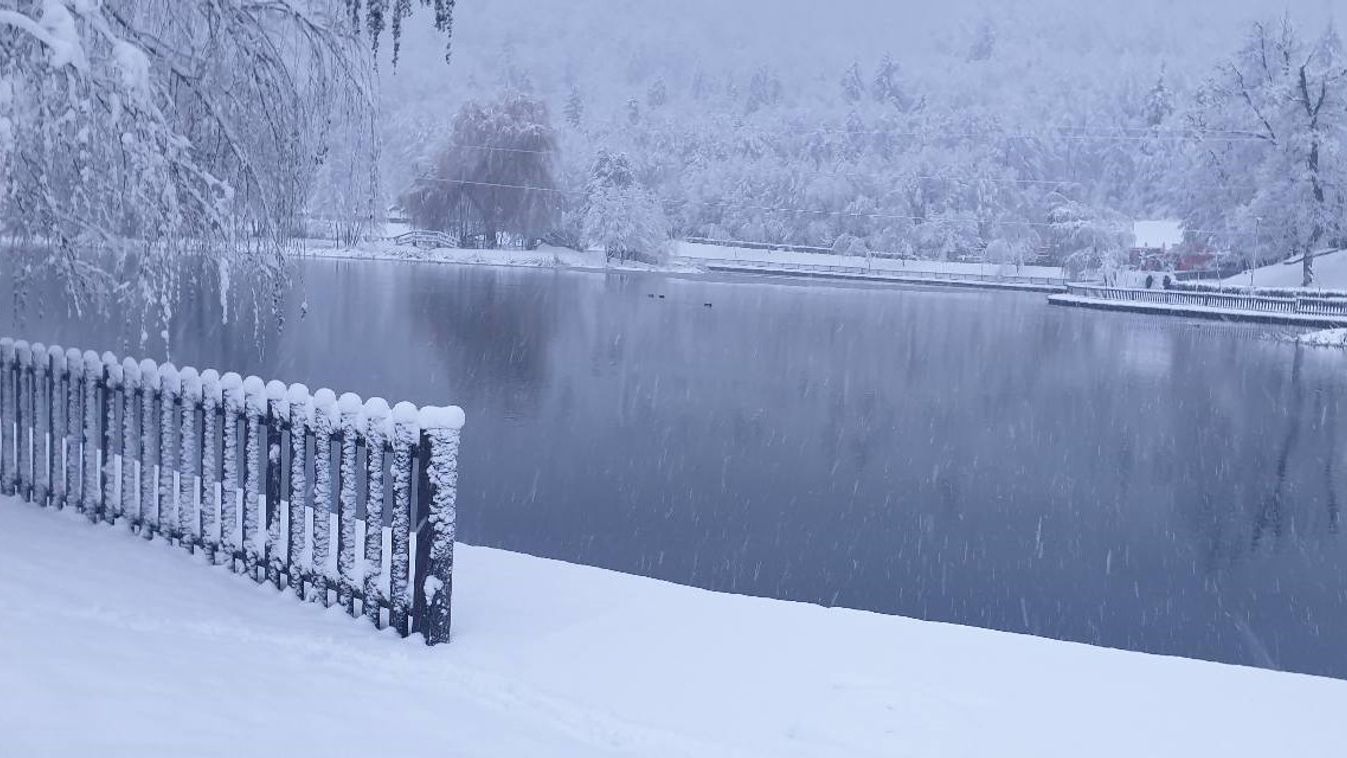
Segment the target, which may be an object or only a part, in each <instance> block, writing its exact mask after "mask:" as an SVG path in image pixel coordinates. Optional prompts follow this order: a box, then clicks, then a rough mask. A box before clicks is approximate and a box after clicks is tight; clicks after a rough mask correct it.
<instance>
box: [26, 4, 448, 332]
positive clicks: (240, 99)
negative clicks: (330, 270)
mask: <svg viewBox="0 0 1347 758" xmlns="http://www.w3.org/2000/svg"><path fill="white" fill-rule="evenodd" d="M422 4H423V5H427V6H433V8H434V11H435V13H434V20H433V23H434V25H435V26H436V28H437V29H439V30H441V31H442V32H443V33H445V35H446V36H447V35H448V33H449V30H450V25H451V22H452V11H453V5H454V3H453V0H433V1H428V0H423V3H422ZM410 12H411V3H410V2H409V1H408V0H395V2H394V3H392V5H391V7H390V3H389V2H387V0H372V1H371V2H367V3H364V4H362V3H361V2H359V0H102V1H101V2H94V1H90V0H16V1H15V2H7V3H5V4H4V6H3V7H0V154H3V155H4V157H0V169H2V170H3V172H2V173H0V182H2V183H3V184H2V186H0V192H3V197H4V202H3V203H0V232H3V234H4V235H6V237H7V238H8V239H9V240H10V241H11V250H10V254H7V255H5V256H4V261H5V263H8V264H13V265H12V266H11V268H12V270H13V272H14V273H15V274H16V276H18V277H20V285H21V286H20V289H22V283H23V277H28V276H36V275H40V274H42V273H44V272H54V273H55V274H56V275H57V276H58V277H59V278H60V279H61V280H62V281H64V282H65V283H66V284H67V286H68V288H69V290H70V292H71V294H72V296H73V302H74V303H75V305H76V307H82V306H83V305H85V304H88V303H89V302H90V301H96V300H102V299H104V298H105V297H107V296H109V295H113V294H117V295H121V296H124V297H126V298H128V299H135V300H137V301H139V302H141V303H146V304H149V305H150V306H151V307H163V308H167V302H168V301H169V299H170V298H171V297H172V295H173V291H174V289H175V288H176V286H177V283H178V282H179V275H178V273H177V269H178V267H179V264H180V263H182V262H183V261H186V260H205V261H208V262H211V263H215V264H217V265H219V266H220V267H221V268H222V269H225V268H232V269H233V270H236V271H240V272H250V273H256V274H260V276H261V279H262V280H270V281H274V280H277V279H278V278H279V277H280V276H281V273H282V260H283V256H284V253H285V250H286V249H287V247H288V240H289V239H290V238H291V236H292V234H293V232H294V231H295V229H296V226H297V222H298V220H299V218H300V216H301V215H302V213H303V212H304V210H305V206H306V204H307V202H308V200H309V197H310V194H311V192H312V190H313V188H314V183H315V180H316V173H317V171H318V167H320V166H321V165H322V163H323V160H324V157H325V156H326V155H327V151H328V150H329V149H330V148H332V147H333V145H332V141H333V139H334V138H335V137H336V136H337V135H336V134H334V133H332V132H328V131H327V130H326V129H325V125H326V124H327V122H328V121H329V119H330V118H331V116H332V114H333V113H334V111H336V110H343V111H346V112H352V113H357V114H360V116H359V117H358V118H355V119H354V120H353V121H352V123H354V124H358V125H359V126H358V128H357V132H358V139H356V143H358V144H357V145H349V144H343V145H341V146H340V148H339V149H341V150H349V149H360V147H362V146H363V147H368V146H370V145H372V144H373V142H372V140H371V139H369V137H370V136H371V135H370V130H371V126H370V124H371V123H372V122H371V121H370V120H369V118H368V117H367V116H368V114H369V113H370V112H371V111H372V110H373V103H374V97H373V94H372V81H373V79H372V76H371V70H372V64H373V59H372V57H371V56H370V54H369V53H368V48H369V47H371V46H373V45H377V43H378V40H379V38H380V36H381V35H382V34H383V33H384V31H385V27H386V26H391V34H392V36H393V40H394V45H395V47H396V45H397V43H398V41H399V40H400V39H401V29H402V24H403V19H405V18H406V17H407V16H408V14H409V13H410ZM362 22H363V23H362ZM389 22H391V23H389ZM362 34H364V35H368V37H369V40H367V41H364V42H362V41H361V39H360V37H361V35H362ZM362 51H363V52H362ZM19 125H21V127H22V128H18V127H19ZM344 133H345V132H343V134H344ZM365 184H366V185H368V184H369V183H368V182H365ZM362 212H363V211H362ZM221 278H222V279H224V278H225V277H221ZM241 278H242V277H237V278H236V279H235V280H236V281H237V280H239V279H241Z"/></svg>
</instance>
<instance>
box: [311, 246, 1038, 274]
mask: <svg viewBox="0 0 1347 758" xmlns="http://www.w3.org/2000/svg"><path fill="white" fill-rule="evenodd" d="M305 253H306V254H307V255H311V256H314V257H319V258H356V259H364V260H408V261H428V262H433V263H465V264H472V265H484V266H527V267H549V266H550V267H556V268H573V269H581V270H586V271H601V270H620V271H669V272H676V273H694V272H697V271H701V270H703V269H702V267H703V266H704V265H706V264H708V263H730V262H736V261H737V262H753V263H786V264H792V265H809V266H845V267H851V268H858V269H869V270H871V271H874V272H876V273H890V272H891V273H896V274H912V275H922V274H938V275H941V276H958V275H960V274H971V275H974V276H1006V277H1036V278H1038V277H1046V278H1052V279H1061V278H1062V277H1063V276H1064V273H1063V271H1062V269H1061V268H1057V267H1053V266H1020V267H1016V266H1014V265H1009V264H1006V265H1003V264H996V263H958V262H955V261H924V260H922V261H915V260H913V261H910V260H894V259H888V258H868V259H867V258H863V257H859V256H846V255H826V254H822V253H797V252H790V251H778V250H756V249H752V248H744V247H724V246H721V245H704V244H697V243H692V242H681V241H679V242H674V243H672V245H671V249H670V251H669V257H668V260H667V261H666V262H665V263H662V264H658V265H655V264H648V263H640V262H635V261H630V262H615V261H608V260H606V259H605V257H604V254H603V253H602V252H601V251H598V250H589V251H585V252H580V251H577V250H571V249H569V248H562V247H550V246H543V247H540V248H538V249H537V250H469V249H457V248H437V249H425V248H416V247H410V246H407V245H396V244H393V243H392V242H390V241H379V242H367V243H364V244H362V245H360V246H359V247H354V248H349V247H335V246H333V245H332V243H331V242H325V241H321V240H310V241H309V242H308V243H307V244H306V248H305Z"/></svg>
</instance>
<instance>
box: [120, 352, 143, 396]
mask: <svg viewBox="0 0 1347 758" xmlns="http://www.w3.org/2000/svg"><path fill="white" fill-rule="evenodd" d="M122 385H123V386H125V387H126V388H127V389H128V390H132V389H140V364H139V363H137V362H136V359H135V358H123V359H122Z"/></svg>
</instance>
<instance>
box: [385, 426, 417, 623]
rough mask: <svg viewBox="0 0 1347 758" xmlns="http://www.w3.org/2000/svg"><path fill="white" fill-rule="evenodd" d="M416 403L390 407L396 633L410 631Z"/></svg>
mask: <svg viewBox="0 0 1347 758" xmlns="http://www.w3.org/2000/svg"><path fill="white" fill-rule="evenodd" d="M417 414H418V411H417V409H416V406H414V405H412V404H411V403H398V404H397V405H396V406H394V407H393V464H392V467H391V473H392V477H393V519H392V525H393V538H392V544H391V545H390V550H391V551H392V555H390V556H389V574H390V576H389V578H388V601H389V608H390V611H389V614H388V623H389V625H390V626H392V627H393V628H394V629H397V630H398V634H401V635H402V636H403V637H406V636H407V635H408V634H411V627H410V625H409V624H408V612H409V610H410V607H409V606H410V605H411V598H410V597H409V596H408V591H407V590H408V580H409V573H410V571H409V570H410V565H409V563H410V560H411V555H410V545H411V523H412V452H413V451H414V450H415V448H416V443H417V441H418V439H419V438H420V436H421V429H420V421H419V419H418V418H417Z"/></svg>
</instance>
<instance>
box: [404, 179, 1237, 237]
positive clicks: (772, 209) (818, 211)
mask: <svg viewBox="0 0 1347 758" xmlns="http://www.w3.org/2000/svg"><path fill="white" fill-rule="evenodd" d="M423 179H424V180H425V181H438V182H443V183H446V184H464V185H468V186H482V187H495V188H504V189H520V190H531V191H535V192H554V193H557V194H561V195H571V196H578V195H579V193H575V192H567V191H566V190H562V189H557V188H555V187H536V186H530V185H526V184H506V183H499V182H478V181H473V180H467V179H436V178H432V177H424V178H423ZM674 202H675V203H678V204H684V205H703V206H716V205H718V206H722V207H726V208H735V209H739V210H753V211H761V212H763V213H791V214H795V215H809V216H841V217H847V218H866V219H872V220H873V219H887V220H895V221H919V222H923V223H929V222H931V221H932V219H931V218H930V217H928V216H913V215H907V214H898V213H878V212H876V213H863V212H859V211H839V210H826V209H822V208H789V207H783V206H768V205H750V204H747V203H740V202H735V201H731V200H678V201H674ZM963 220H966V221H971V222H973V223H977V224H992V225H1014V226H1028V227H1034V228H1050V229H1060V228H1064V227H1069V226H1070V224H1061V223H1054V222H1051V221H1027V220H1018V219H978V218H970V219H963ZM1184 231H1185V232H1192V233H1193V234H1209V235H1223V234H1232V233H1233V232H1230V231H1228V230H1213V229H1184Z"/></svg>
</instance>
